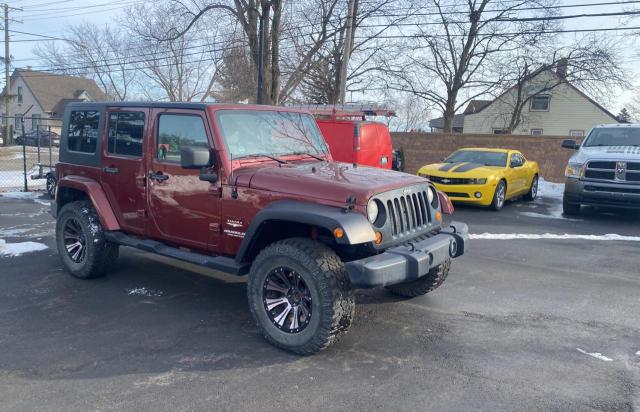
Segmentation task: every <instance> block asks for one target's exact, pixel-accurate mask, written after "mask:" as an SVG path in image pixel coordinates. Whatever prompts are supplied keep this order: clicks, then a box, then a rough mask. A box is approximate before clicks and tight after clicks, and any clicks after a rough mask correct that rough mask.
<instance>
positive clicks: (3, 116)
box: [2, 113, 7, 125]
mask: <svg viewBox="0 0 640 412" xmlns="http://www.w3.org/2000/svg"><path fill="white" fill-rule="evenodd" d="M2 124H3V125H6V124H7V114H6V113H2Z"/></svg>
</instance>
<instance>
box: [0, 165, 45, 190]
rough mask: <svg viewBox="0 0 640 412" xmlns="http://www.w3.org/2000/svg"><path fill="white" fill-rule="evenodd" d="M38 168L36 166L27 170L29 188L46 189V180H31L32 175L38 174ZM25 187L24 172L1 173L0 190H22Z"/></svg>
mask: <svg viewBox="0 0 640 412" xmlns="http://www.w3.org/2000/svg"><path fill="white" fill-rule="evenodd" d="M38 172H39V170H38V166H34V167H32V168H31V169H29V170H27V186H28V187H29V188H45V187H46V186H47V180H46V179H36V180H33V179H31V175H34V174H38ZM22 187H24V171H23V170H5V171H0V189H14V190H15V189H20V188H22Z"/></svg>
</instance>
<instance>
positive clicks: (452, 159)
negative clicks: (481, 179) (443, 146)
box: [444, 150, 507, 167]
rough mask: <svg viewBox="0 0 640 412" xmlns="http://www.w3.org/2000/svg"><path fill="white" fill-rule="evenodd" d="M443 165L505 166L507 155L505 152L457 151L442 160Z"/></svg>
mask: <svg viewBox="0 0 640 412" xmlns="http://www.w3.org/2000/svg"><path fill="white" fill-rule="evenodd" d="M444 162H445V163H459V162H469V163H478V164H481V165H485V166H499V167H506V166H507V153H506V152H488V151H481V150H478V151H474V150H459V151H457V152H454V153H453V154H452V155H451V156H449V157H447V158H446V159H444Z"/></svg>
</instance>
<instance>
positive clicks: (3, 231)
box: [0, 228, 31, 236]
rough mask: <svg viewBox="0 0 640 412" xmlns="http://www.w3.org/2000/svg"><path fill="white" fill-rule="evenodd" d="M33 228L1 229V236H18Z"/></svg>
mask: <svg viewBox="0 0 640 412" xmlns="http://www.w3.org/2000/svg"><path fill="white" fill-rule="evenodd" d="M29 230H31V229H28V228H24V229H11V228H10V229H0V236H16V235H21V234H23V233H26V232H28V231H29Z"/></svg>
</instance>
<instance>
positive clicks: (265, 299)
mask: <svg viewBox="0 0 640 412" xmlns="http://www.w3.org/2000/svg"><path fill="white" fill-rule="evenodd" d="M247 294H248V299H249V308H250V309H251V314H252V315H253V318H254V320H255V321H256V324H257V326H258V328H259V329H260V332H261V333H262V335H263V336H264V337H265V339H266V340H267V341H268V342H269V343H271V344H273V345H275V346H277V347H279V348H282V349H285V350H287V351H290V352H294V353H297V354H299V355H310V354H313V353H316V352H319V351H321V350H322V349H324V348H326V347H328V346H329V345H331V344H332V343H334V342H336V341H337V340H338V339H339V338H341V337H342V336H343V335H344V334H345V333H346V332H347V330H348V329H349V327H350V326H351V322H352V320H353V316H354V313H355V301H354V297H353V289H352V288H351V284H350V282H349V279H348V277H347V273H346V270H345V267H344V264H343V263H342V261H341V260H340V258H339V257H338V256H337V255H336V253H335V252H334V251H333V250H331V249H330V248H329V247H327V246H325V245H323V244H321V243H319V242H316V241H313V240H311V239H304V238H292V239H286V240H282V241H279V242H276V243H273V244H271V245H270V246H267V247H266V248H265V249H263V250H262V251H261V252H260V254H259V255H258V257H257V258H256V259H255V261H254V263H253V265H252V266H251V272H250V274H249V283H248V286H247Z"/></svg>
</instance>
